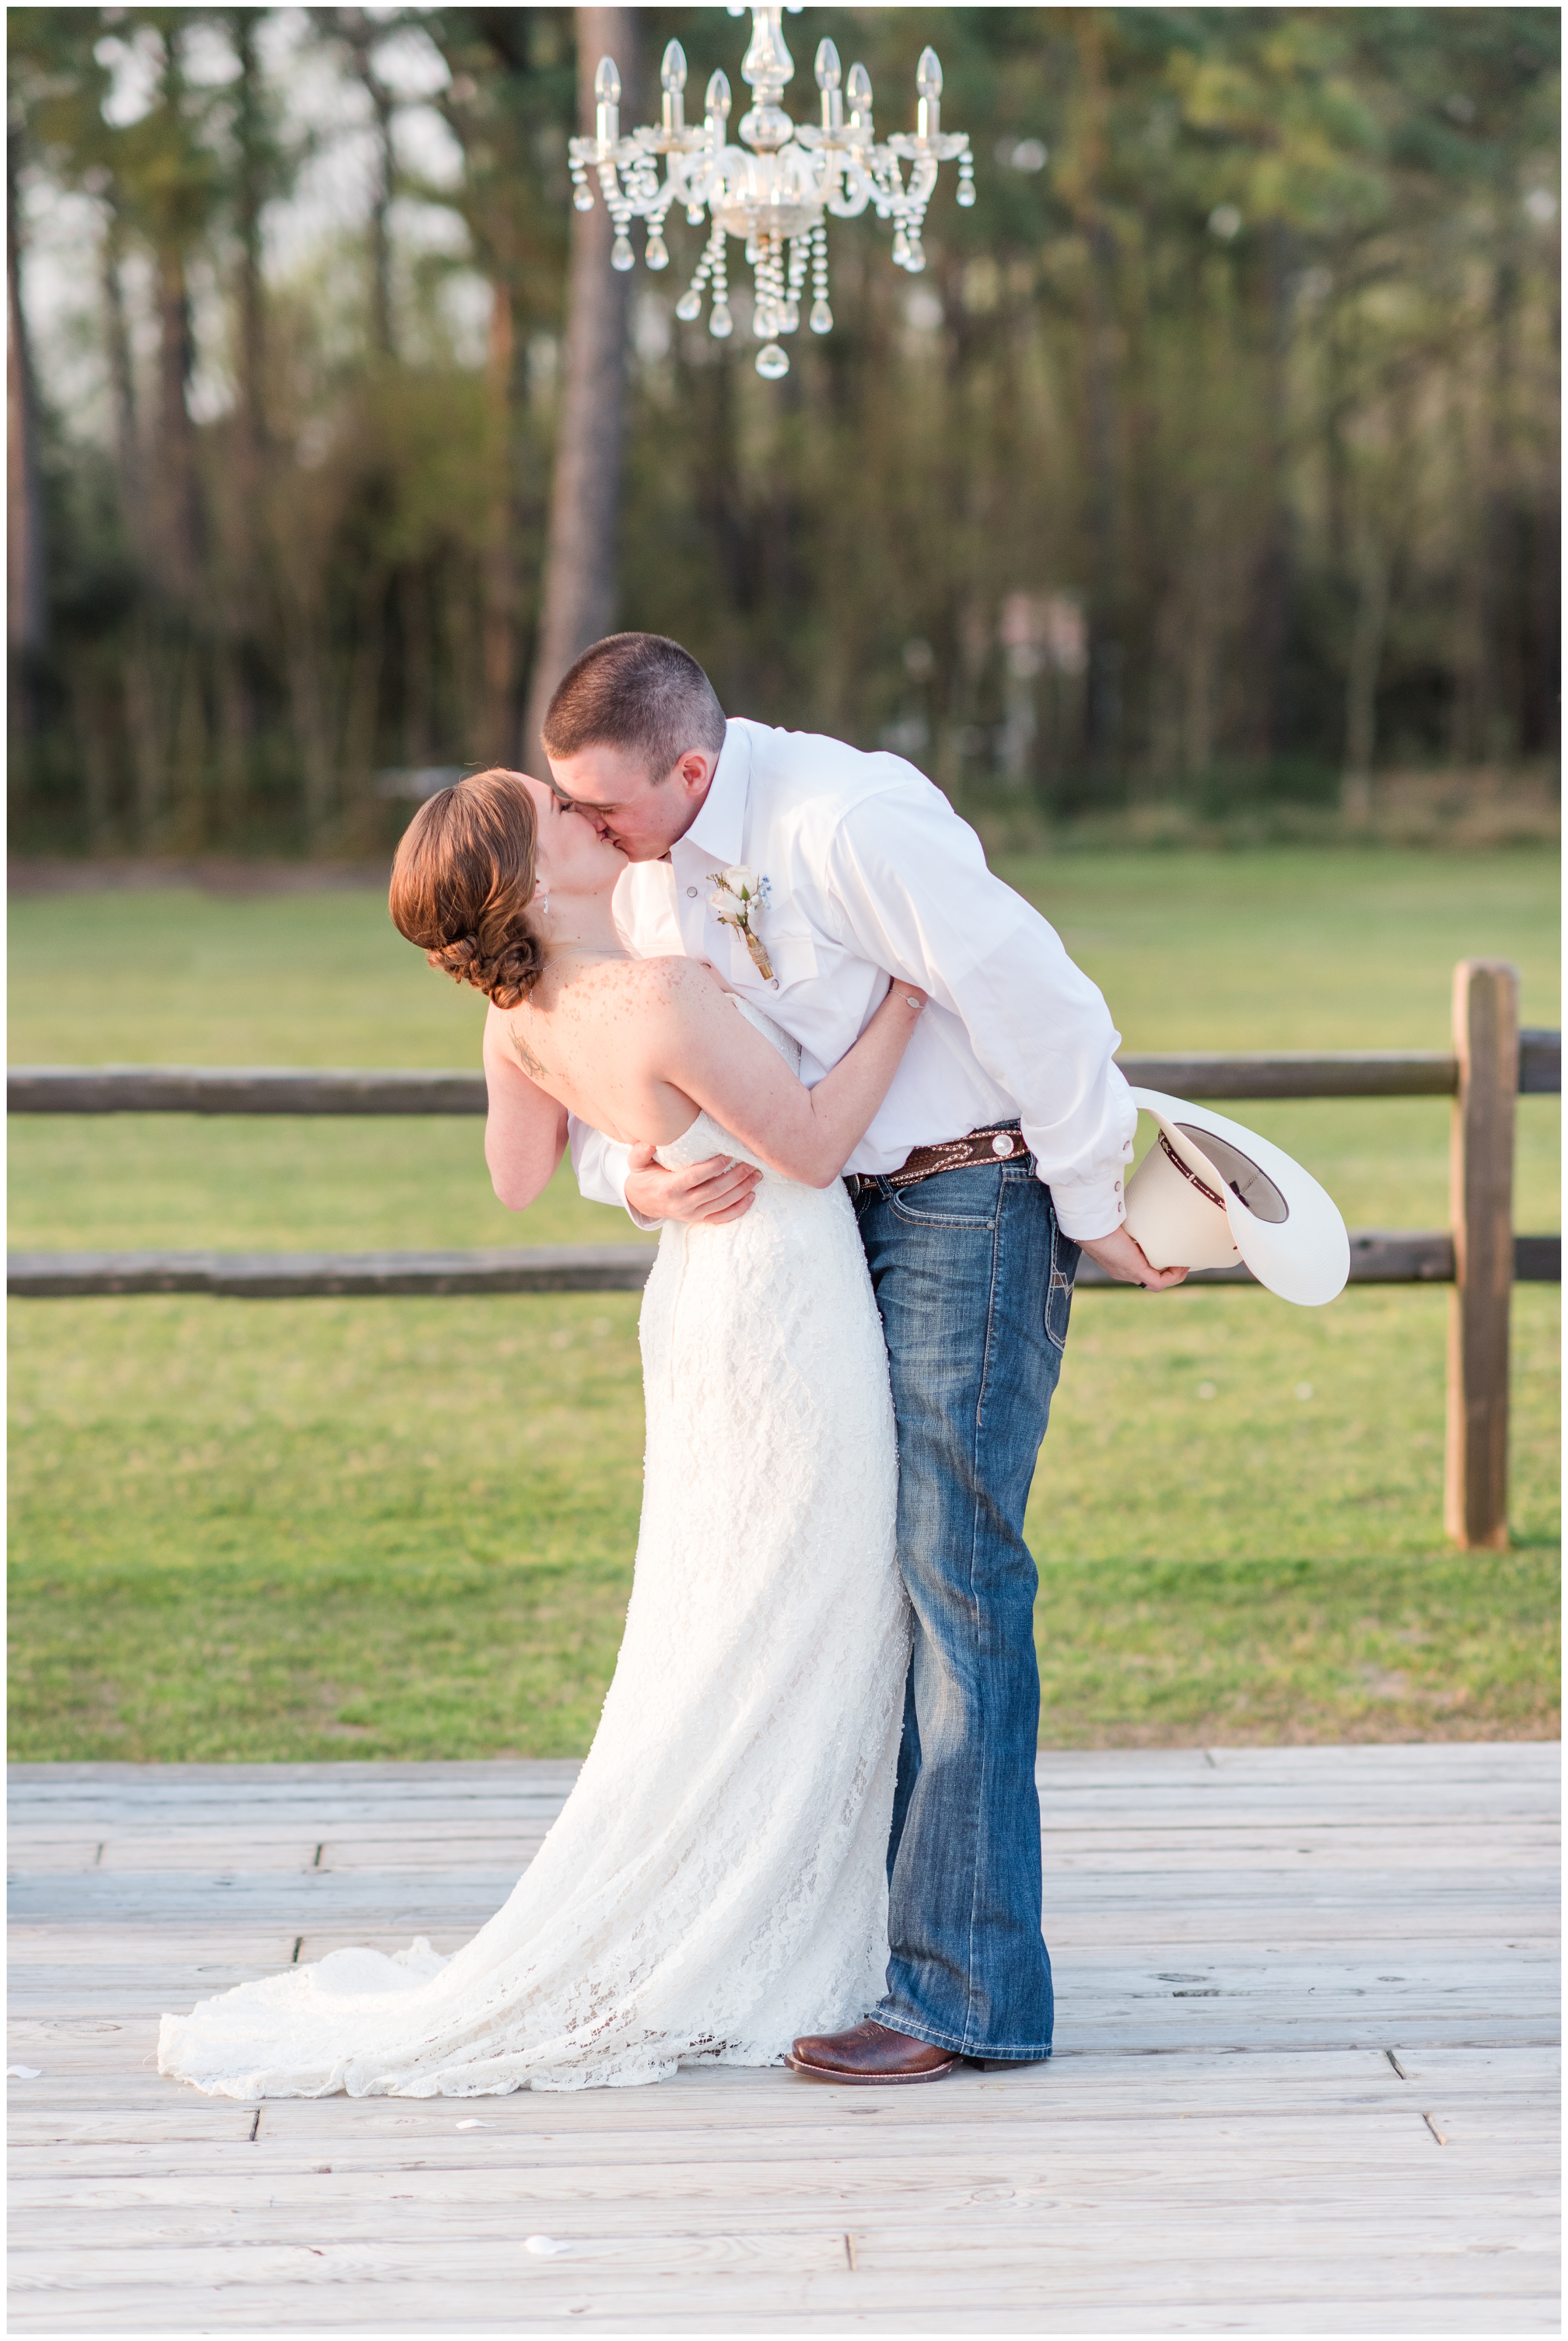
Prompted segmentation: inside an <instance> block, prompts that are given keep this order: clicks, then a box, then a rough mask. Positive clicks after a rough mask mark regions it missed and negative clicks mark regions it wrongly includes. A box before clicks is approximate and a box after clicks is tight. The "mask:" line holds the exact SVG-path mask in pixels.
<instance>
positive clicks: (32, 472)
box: [5, 156, 49, 722]
mask: <svg viewBox="0 0 1568 2341" xmlns="http://www.w3.org/2000/svg"><path fill="white" fill-rule="evenodd" d="M6 178H7V182H8V184H7V186H6V190H5V193H6V211H5V304H6V323H7V324H8V326H9V329H10V332H9V339H8V341H7V344H6V352H5V397H6V429H5V481H6V494H7V498H8V502H7V507H6V509H7V523H6V543H5V576H6V589H7V594H8V599H7V603H6V636H7V640H8V643H9V646H10V649H11V652H12V653H13V655H14V656H19V657H21V658H23V659H35V658H38V657H41V656H42V655H43V652H44V651H45V648H46V647H47V644H48V636H49V605H48V598H47V594H46V592H45V567H44V490H43V483H42V480H41V478H40V476H39V471H38V399H37V387H36V384H35V379H34V374H33V356H32V350H31V346H30V344H29V342H28V339H27V320H26V315H25V311H24V310H23V307H22V253H21V244H20V239H19V236H18V233H17V226H16V219H17V212H16V175H15V158H14V156H13V157H12V159H11V160H10V161H9V162H8V164H7V170H6ZM29 699H30V693H29V692H28V691H27V687H26V684H25V681H24V682H23V683H22V704H21V707H20V708H19V710H18V712H21V713H22V714H23V718H24V722H25V721H26V720H27V712H28V702H29Z"/></svg>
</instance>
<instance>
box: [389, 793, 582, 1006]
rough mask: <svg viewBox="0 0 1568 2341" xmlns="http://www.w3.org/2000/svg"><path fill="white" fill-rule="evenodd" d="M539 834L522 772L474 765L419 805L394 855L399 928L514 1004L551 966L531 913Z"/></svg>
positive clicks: (499, 999)
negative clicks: (530, 920) (547, 964)
mask: <svg viewBox="0 0 1568 2341" xmlns="http://www.w3.org/2000/svg"><path fill="white" fill-rule="evenodd" d="M538 835H539V824H538V821H537V819H536V817H535V814H534V800H533V798H532V797H531V796H530V795H529V793H528V791H527V789H526V788H525V787H524V783H523V779H522V775H521V774H520V773H517V772H503V771H502V770H500V769H499V768H496V769H494V770H493V771H491V772H471V773H469V774H468V775H467V777H466V778H465V779H464V780H461V781H459V782H457V784H456V786H455V787H454V788H450V789H441V790H438V791H437V792H436V794H435V795H434V796H433V797H430V798H427V799H426V801H425V802H424V804H422V805H421V806H420V808H419V811H418V812H416V813H415V814H414V819H413V820H412V821H411V822H409V824H408V827H407V828H406V829H405V830H404V833H403V841H402V842H401V844H400V845H399V846H398V849H397V858H396V860H395V861H394V863H393V865H392V888H391V892H390V893H389V895H388V897H387V905H388V908H389V909H390V911H391V912H392V917H393V922H394V925H395V926H396V928H397V930H398V932H399V933H400V934H404V935H406V936H407V938H408V940H409V941H410V942H411V943H417V944H418V945H419V946H420V948H421V949H422V950H423V951H424V956H425V958H426V959H427V960H428V961H429V962H430V964H431V966H432V967H435V968H439V969H440V970H441V971H442V973H443V974H444V975H449V976H451V978H452V980H453V981H454V983H471V984H472V985H473V986H474V990H475V991H482V992H484V995H485V997H486V999H489V1000H493V1001H494V1002H495V1005H496V1007H497V1008H515V1007H516V1006H517V1004H518V1002H519V1001H521V1000H523V999H524V997H525V996H526V995H527V993H529V992H530V991H532V990H533V989H534V985H535V984H536V983H537V982H538V981H539V978H540V976H541V975H542V974H543V972H544V951H543V950H542V949H541V948H540V945H539V942H538V940H537V938H536V937H535V936H534V933H533V932H532V931H531V930H530V928H529V925H528V920H527V906H528V903H529V902H530V901H531V900H532V898H533V894H534V884H535V876H536V873H535V869H534V855H535V851H536V848H537V844H538Z"/></svg>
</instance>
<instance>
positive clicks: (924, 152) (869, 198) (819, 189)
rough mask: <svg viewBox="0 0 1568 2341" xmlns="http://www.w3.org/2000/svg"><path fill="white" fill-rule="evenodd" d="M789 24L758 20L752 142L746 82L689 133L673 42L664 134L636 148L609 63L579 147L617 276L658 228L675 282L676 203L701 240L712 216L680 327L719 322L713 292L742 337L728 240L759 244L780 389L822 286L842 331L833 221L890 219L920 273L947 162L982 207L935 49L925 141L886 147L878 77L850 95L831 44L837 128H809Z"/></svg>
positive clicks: (822, 54)
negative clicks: (636, 238) (792, 100)
mask: <svg viewBox="0 0 1568 2341" xmlns="http://www.w3.org/2000/svg"><path fill="white" fill-rule="evenodd" d="M740 13H741V11H740V10H739V9H738V8H732V9H731V11H730V14H731V15H735V16H738V15H740ZM792 13H796V12H792ZM783 15H784V11H783V9H782V8H754V9H753V10H752V38H751V46H750V47H749V48H748V49H747V51H746V54H745V58H744V63H743V64H742V66H741V78H742V79H743V81H744V82H745V83H746V84H747V85H748V86H749V87H750V88H751V89H752V90H753V92H754V96H755V103H754V105H752V107H751V109H750V111H749V112H748V113H745V114H744V115H742V116H741V120H740V124H739V132H740V136H741V138H742V140H743V141H744V144H742V145H739V146H734V145H731V144H729V143H728V141H727V125H728V122H729V117H730V85H729V82H728V80H727V79H726V77H725V76H724V75H723V74H722V73H715V74H714V75H713V77H712V79H711V80H710V81H709V83H708V87H707V95H706V97H705V98H704V104H703V113H704V119H703V123H702V125H701V127H700V128H699V127H698V126H697V125H690V126H688V125H687V122H686V117H685V97H684V90H685V86H686V59H685V54H684V50H683V49H682V47H681V45H680V43H679V41H672V42H671V43H670V45H669V46H668V48H667V49H666V50H665V51H664V63H663V65H661V66H660V68H659V79H660V81H661V82H662V83H663V85H664V119H663V121H662V122H661V123H660V125H659V126H658V128H657V129H656V130H654V129H643V130H634V131H633V133H632V134H631V136H630V137H628V138H623V136H622V135H621V76H620V75H619V74H618V73H617V71H616V70H615V65H614V59H613V58H611V57H602V58H601V59H600V61H599V70H598V73H597V74H596V75H595V76H594V96H595V98H596V100H597V118H596V121H595V124H594V136H593V137H592V138H574V139H573V140H572V142H571V147H570V150H569V151H570V156H571V172H572V190H573V192H572V200H573V203H574V204H575V205H576V208H577V209H578V210H579V211H580V212H586V211H592V210H593V208H594V191H593V188H592V186H591V185H590V184H589V173H590V172H592V173H593V174H594V177H595V178H596V179H597V180H598V183H599V190H600V193H601V194H603V196H604V204H605V207H606V209H607V210H608V212H609V214H610V218H611V222H612V224H613V225H614V231H615V235H614V245H613V247H612V249H611V253H610V264H611V266H612V267H614V268H620V269H626V268H631V267H634V265H635V255H634V253H633V250H632V240H631V237H630V235H629V234H628V233H627V231H628V229H629V228H630V226H631V224H632V222H633V220H634V219H640V220H645V221H646V223H647V234H646V240H645V242H644V247H643V257H644V260H645V261H646V262H647V264H648V266H649V267H650V268H652V269H661V268H667V267H668V266H669V264H670V255H669V253H668V251H667V249H666V247H665V244H664V217H665V214H666V213H667V212H668V211H669V208H670V206H671V204H684V206H685V213H686V218H687V221H688V222H689V223H690V224H691V225H692V226H693V227H700V226H701V224H702V222H703V217H704V213H705V214H706V215H707V217H708V219H709V220H710V221H711V223H712V225H711V228H710V231H709V234H708V241H707V245H706V248H705V250H704V253H703V256H702V258H701V260H700V261H699V262H698V263H697V268H696V274H694V277H693V278H692V281H691V283H690V284H689V285H688V286H687V287H686V290H685V291H684V293H683V294H682V295H681V297H680V299H679V300H678V301H677V302H676V304H675V314H676V316H677V317H681V318H684V320H685V321H686V323H687V324H690V323H691V322H692V321H693V320H694V319H695V318H697V317H700V316H701V314H702V313H703V297H704V294H705V293H706V294H711V304H710V307H709V310H708V331H709V333H710V334H713V335H714V338H715V339H716V340H718V341H721V342H722V341H725V340H727V339H728V337H729V335H730V334H732V333H733V332H734V318H733V316H732V315H731V314H730V304H729V280H728V275H727V273H726V263H725V257H724V254H725V244H726V240H727V238H728V237H730V236H732V235H734V236H742V237H744V239H745V248H746V260H747V263H748V264H749V265H750V267H751V271H752V280H753V286H754V304H753V309H752V321H753V331H754V333H755V334H756V337H757V339H758V341H760V342H761V343H762V344H763V346H762V348H761V349H760V350H759V351H758V352H757V361H756V364H757V372H758V373H759V374H761V375H762V376H763V377H764V380H765V381H768V382H776V381H777V380H778V378H779V376H780V375H781V374H787V373H788V372H789V358H788V356H787V354H785V352H784V349H783V348H782V347H781V346H780V340H781V336H782V335H784V334H793V333H794V332H795V331H796V330H797V328H798V327H799V324H800V304H801V301H802V298H803V296H804V292H805V283H806V278H807V277H808V275H809V277H810V278H811V288H812V304H811V310H810V313H809V318H808V322H809V324H810V325H811V330H812V332H813V333H814V334H829V333H831V332H832V331H833V311H832V309H831V308H830V307H829V305H828V290H827V223H826V220H825V218H824V214H825V213H828V212H831V213H832V214H833V215H834V218H835V219H854V218H855V217H857V216H858V214H860V213H862V212H864V210H865V209H866V207H867V205H868V204H870V205H873V206H874V208H875V211H876V215H877V217H878V219H884V220H891V221H892V222H893V259H894V265H895V266H896V267H899V268H906V269H908V271H909V273H910V274H911V275H912V276H914V275H918V274H919V273H920V271H921V270H922V269H923V268H924V265H925V254H924V249H923V248H922V244H921V228H922V225H923V224H924V218H925V209H926V205H927V204H929V203H930V201H931V197H932V194H933V191H934V188H935V185H936V173H937V165H938V164H940V163H948V162H952V161H954V160H956V162H957V164H958V189H957V196H958V201H959V203H960V204H963V205H964V206H965V208H967V207H968V205H970V204H973V203H974V158H973V156H972V155H971V154H970V152H969V140H968V138H967V137H966V136H965V135H964V133H963V132H962V131H958V132H954V131H944V129H943V128H942V67H941V65H939V64H938V62H937V57H936V52H935V50H934V49H930V48H928V49H924V50H922V52H921V56H920V63H919V65H918V66H917V67H916V69H915V75H914V86H915V91H916V95H917V100H918V103H917V105H916V108H915V126H914V131H913V133H904V132H902V131H900V132H895V133H894V135H893V136H892V137H890V138H888V139H886V140H881V141H879V140H878V138H877V136H876V133H875V131H874V127H873V125H872V118H871V76H870V75H869V74H868V73H867V72H866V70H865V67H864V65H851V67H850V69H849V80H848V82H847V84H844V83H843V76H842V74H841V71H840V67H839V62H838V51H837V50H836V49H835V48H834V45H833V43H832V42H831V41H824V42H822V43H821V44H820V45H819V46H818V49H817V53H816V85H817V87H818V89H819V90H820V91H821V93H822V122H821V124H820V125H817V124H815V123H806V124H803V125H799V126H798V127H797V125H795V124H794V122H792V121H791V119H790V117H789V115H787V114H786V113H785V112H784V108H783V106H782V105H781V104H780V102H779V101H780V100H781V98H782V97H783V96H784V85H785V84H786V82H788V81H789V80H790V78H791V76H792V75H793V74H794V59H793V58H792V57H791V55H790V53H789V51H788V49H787V48H786V47H785V46H784V29H783V25H782V23H781V19H782V17H783ZM841 84H842V86H841ZM846 102H847V105H848V114H847V115H846V114H845V111H844V108H845V104H846ZM748 148H749V149H750V152H749V153H748V152H747V149H748ZM660 154H663V155H664V157H665V163H664V177H663V178H662V179H661V178H660V176H659V170H658V164H657V161H656V159H655V158H656V157H657V156H659V155H660ZM904 164H908V165H909V175H908V177H907V178H905V176H904Z"/></svg>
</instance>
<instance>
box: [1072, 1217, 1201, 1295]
mask: <svg viewBox="0 0 1568 2341" xmlns="http://www.w3.org/2000/svg"><path fill="white" fill-rule="evenodd" d="M1078 1249H1079V1250H1080V1251H1086V1252H1087V1253H1088V1255H1089V1257H1090V1259H1091V1260H1098V1261H1099V1263H1100V1265H1101V1267H1102V1268H1103V1269H1104V1271H1105V1273H1106V1275H1107V1276H1114V1278H1115V1280H1116V1281H1117V1283H1118V1284H1141V1285H1142V1286H1143V1288H1144V1291H1145V1292H1168V1291H1169V1290H1170V1289H1171V1287H1172V1285H1173V1284H1180V1282H1181V1281H1182V1279H1183V1277H1184V1276H1185V1274H1186V1272H1187V1271H1186V1270H1185V1269H1184V1268H1151V1267H1150V1265H1149V1262H1148V1260H1147V1259H1146V1258H1145V1257H1144V1247H1143V1245H1142V1244H1141V1243H1140V1242H1139V1241H1138V1239H1137V1237H1136V1236H1130V1235H1129V1234H1128V1233H1127V1230H1126V1229H1125V1228H1113V1229H1112V1230H1111V1232H1110V1234H1109V1235H1108V1236H1091V1237H1088V1238H1084V1237H1082V1236H1081V1237H1079V1239H1078Z"/></svg>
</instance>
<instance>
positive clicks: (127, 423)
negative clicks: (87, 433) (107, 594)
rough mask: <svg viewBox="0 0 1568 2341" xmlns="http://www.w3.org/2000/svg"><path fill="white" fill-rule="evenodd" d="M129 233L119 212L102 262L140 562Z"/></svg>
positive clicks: (123, 509) (131, 522)
mask: <svg viewBox="0 0 1568 2341" xmlns="http://www.w3.org/2000/svg"><path fill="white" fill-rule="evenodd" d="M124 251H125V230H124V226H123V224H122V222H121V219H120V215H119V214H118V212H112V213H111V214H110V215H109V221H108V225H107V226H106V228H105V232H104V246H103V257H102V274H103V292H104V328H105V340H106V342H107V344H108V352H109V379H110V383H111V385H112V387H113V392H114V401H115V480H116V483H117V485H118V487H119V492H120V521H121V525H122V527H123V528H124V529H125V540H126V543H127V544H128V545H129V546H130V549H131V553H132V556H133V558H134V559H137V560H139V559H140V558H141V555H142V553H143V549H144V548H143V544H142V523H143V512H142V465H141V448H140V443H139V441H138V438H137V434H136V375H135V366H134V364H133V363H132V359H131V327H130V320H129V319H128V317H127V316H126V314H125V280H124V278H123V277H122V275H121V274H120V267H121V262H122V259H123V257H124Z"/></svg>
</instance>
